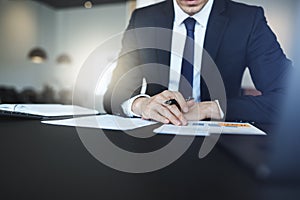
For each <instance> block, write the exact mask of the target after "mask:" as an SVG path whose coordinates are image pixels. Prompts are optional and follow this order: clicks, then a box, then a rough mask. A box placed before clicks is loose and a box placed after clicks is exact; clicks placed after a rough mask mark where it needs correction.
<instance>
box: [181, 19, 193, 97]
mask: <svg viewBox="0 0 300 200" xmlns="http://www.w3.org/2000/svg"><path fill="white" fill-rule="evenodd" d="M183 23H184V25H185V28H186V30H187V37H186V40H185V46H184V52H183V58H182V65H181V77H180V82H179V92H181V93H182V95H183V97H185V98H188V97H192V96H193V77H194V75H193V74H194V73H193V72H194V66H193V65H194V48H195V47H194V46H195V45H194V31H195V24H196V20H195V19H193V18H191V17H189V18H187V19H186V20H184V22H183Z"/></svg>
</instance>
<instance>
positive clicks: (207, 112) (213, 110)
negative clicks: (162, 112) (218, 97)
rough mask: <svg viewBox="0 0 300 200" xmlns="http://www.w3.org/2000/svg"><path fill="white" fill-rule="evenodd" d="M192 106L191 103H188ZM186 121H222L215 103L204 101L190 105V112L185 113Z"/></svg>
mask: <svg viewBox="0 0 300 200" xmlns="http://www.w3.org/2000/svg"><path fill="white" fill-rule="evenodd" d="M188 104H190V103H188ZM184 118H185V119H186V120H191V121H198V120H203V119H209V118H211V119H221V114H220V110H219V107H218V105H217V103H216V102H215V101H204V102H200V103H194V104H193V105H192V104H190V105H189V111H188V112H187V113H184Z"/></svg>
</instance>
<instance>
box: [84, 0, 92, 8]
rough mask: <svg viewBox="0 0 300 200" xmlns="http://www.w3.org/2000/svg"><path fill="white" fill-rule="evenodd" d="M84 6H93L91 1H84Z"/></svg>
mask: <svg viewBox="0 0 300 200" xmlns="http://www.w3.org/2000/svg"><path fill="white" fill-rule="evenodd" d="M84 7H85V8H92V7H93V4H92V2H91V1H86V2H85V3H84Z"/></svg>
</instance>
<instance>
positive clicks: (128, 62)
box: [103, 12, 142, 116]
mask: <svg viewBox="0 0 300 200" xmlns="http://www.w3.org/2000/svg"><path fill="white" fill-rule="evenodd" d="M135 16H136V12H133V14H132V17H131V19H130V22H129V25H128V27H127V29H126V31H125V33H124V36H123V40H122V49H121V52H120V54H119V58H118V63H117V66H116V68H115V69H114V70H113V73H112V79H111V82H110V84H109V85H108V89H107V91H106V93H105V95H104V102H103V104H104V109H105V111H106V112H107V113H110V114H117V115H124V116H126V115H125V113H124V112H123V109H122V108H121V104H122V103H123V102H125V101H126V100H128V99H130V98H131V97H132V96H136V95H137V94H139V91H140V87H141V85H142V76H141V72H140V71H139V69H138V66H139V65H140V63H139V60H140V59H139V53H138V50H137V49H138V48H137V44H136V37H135V30H134V28H135V18H136V17H135Z"/></svg>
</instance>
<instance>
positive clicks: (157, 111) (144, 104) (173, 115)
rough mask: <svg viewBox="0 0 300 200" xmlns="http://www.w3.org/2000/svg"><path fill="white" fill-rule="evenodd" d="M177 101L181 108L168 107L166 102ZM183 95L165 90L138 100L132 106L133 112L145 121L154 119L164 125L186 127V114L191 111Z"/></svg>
mask: <svg viewBox="0 0 300 200" xmlns="http://www.w3.org/2000/svg"><path fill="white" fill-rule="evenodd" d="M170 99H175V100H176V101H177V102H178V104H179V106H180V108H178V107H177V106H176V105H168V104H166V103H165V102H166V101H168V100H170ZM192 105H193V104H190V105H188V104H187V102H186V101H185V99H184V98H183V96H182V95H181V93H179V92H174V91H169V90H165V91H163V92H162V93H160V94H157V95H155V96H153V97H150V98H144V97H141V98H138V99H136V100H135V101H134V102H133V104H132V111H133V112H134V113H135V114H137V115H141V116H142V118H144V119H153V120H155V121H159V122H162V123H166V124H167V123H172V124H174V125H177V126H180V125H186V124H187V119H186V118H185V117H184V113H187V112H188V111H189V106H190V107H192Z"/></svg>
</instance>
